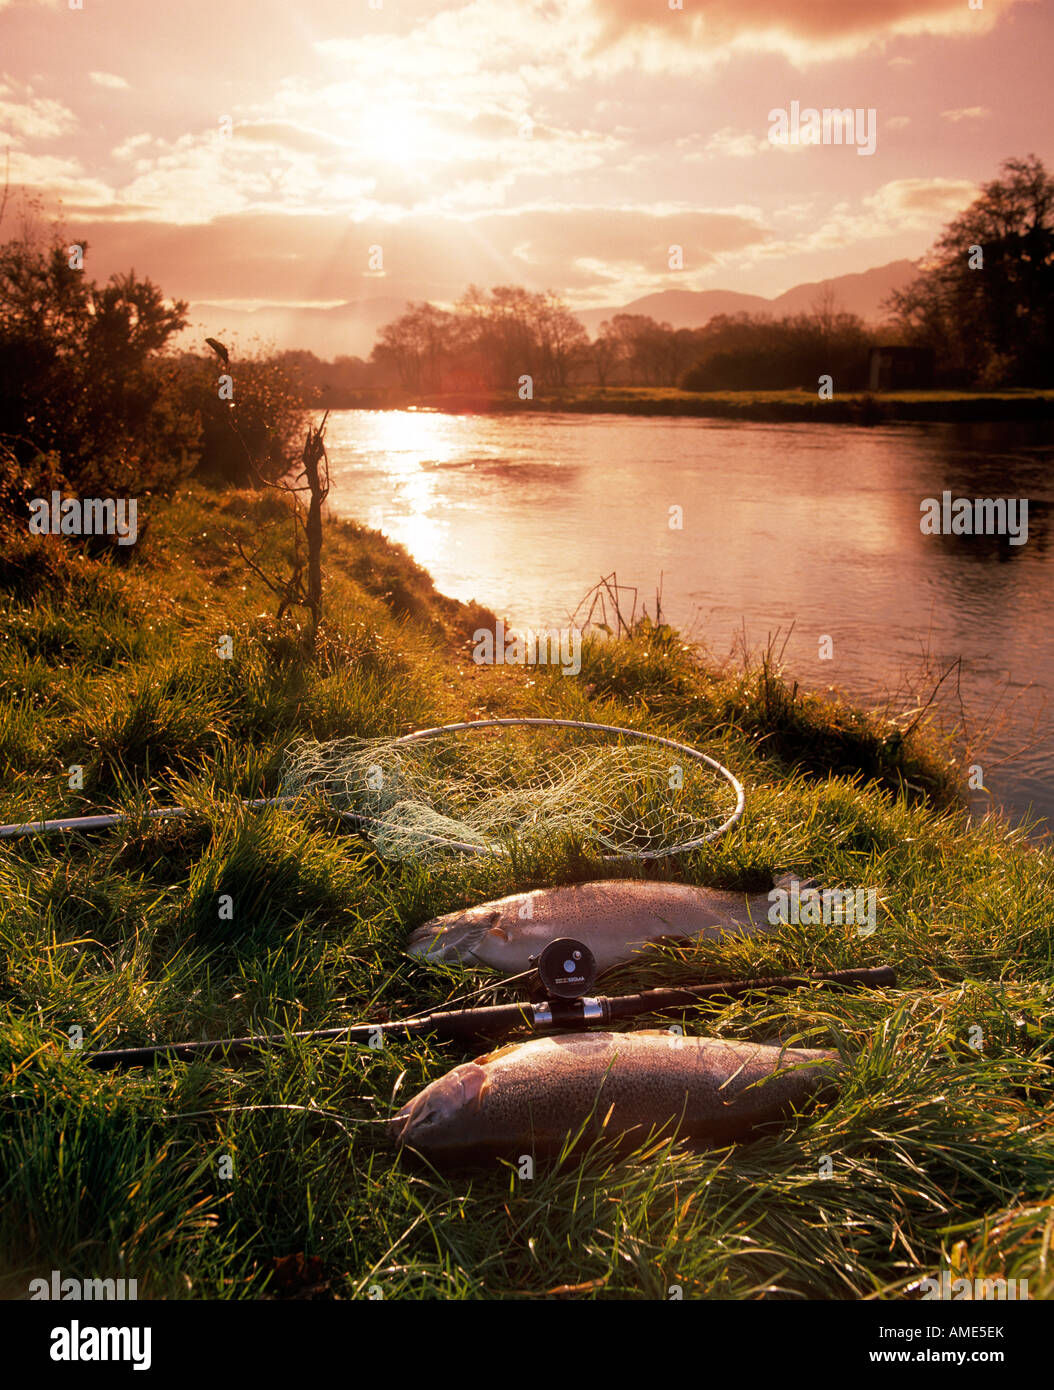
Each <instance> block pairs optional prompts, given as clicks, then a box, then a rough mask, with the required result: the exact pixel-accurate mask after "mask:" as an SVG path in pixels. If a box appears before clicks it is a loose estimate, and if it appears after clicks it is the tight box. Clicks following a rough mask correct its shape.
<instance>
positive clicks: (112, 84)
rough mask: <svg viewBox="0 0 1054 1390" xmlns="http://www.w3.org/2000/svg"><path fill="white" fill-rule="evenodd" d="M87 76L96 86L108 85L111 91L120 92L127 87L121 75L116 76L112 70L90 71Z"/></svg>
mask: <svg viewBox="0 0 1054 1390" xmlns="http://www.w3.org/2000/svg"><path fill="white" fill-rule="evenodd" d="M88 77H89V78H90V79H91V81H92V82H94V83H95V85H96V86H97V87H108V88H109V89H110V90H111V91H114V92H120V91H126V90H127V89H128V83H127V82H126V81H125V80H124V78H123V77H118V76H117V74H116V73H113V72H90V73H89V74H88Z"/></svg>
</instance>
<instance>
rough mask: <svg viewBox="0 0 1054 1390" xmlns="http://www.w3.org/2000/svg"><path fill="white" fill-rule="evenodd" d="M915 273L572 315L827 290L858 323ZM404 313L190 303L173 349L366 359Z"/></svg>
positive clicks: (703, 308)
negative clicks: (225, 345) (223, 347)
mask: <svg viewBox="0 0 1054 1390" xmlns="http://www.w3.org/2000/svg"><path fill="white" fill-rule="evenodd" d="M914 275H915V266H914V263H913V262H912V261H891V262H890V264H889V265H883V266H878V267H876V268H875V269H874V270H865V271H863V272H861V273H859V274H856V275H837V276H835V277H834V278H833V279H831V280H817V281H815V282H814V283H812V284H808V285H795V287H794V288H793V289H791V290H787V291H786V293H784V294H781V295H778V296H777V297H776V298H775V299H766V298H764V297H763V296H762V295H759V294H740V293H739V292H738V291H736V290H661V291H659V292H658V293H657V294H646V295H643V296H642V297H641V298H640V299H634V300H631V301H630V303H629V304H616V305H611V306H610V307H608V308H606V309H583V310H581V311H580V312H579V313H578V318H579V319H580V320H581V321H582V323H584V324H585V326H586V328H587V329H588V330H589V333H590V335H591V336H595V335H596V332H597V329H598V328H599V327H600V325H601V324H602V323H603V322H604V320H605V319H610V318H612V317H613V316H614V315H615V314H647V315H648V316H649V317H651V318H654V319H658V320H659V322H665V323H669V324H672V325H673V327H674V328H700V327H702V325H703V324H705V323H706V322H707V321H708V320H709V319H711V318H713V317H714V315H715V314H771V315H772V316H773V317H774V318H779V317H780V316H781V315H783V314H801V313H807V312H808V310H809V309H811V308H812V306H813V305H814V304H815V303H816V301H817V299H818V298H819V296H820V295H821V294H822V293H823V291H824V290H825V289H826V288H827V287H828V286H830V287H831V288H832V289H833V290H834V293H835V302H836V306H837V308H839V309H842V310H845V311H846V312H848V313H851V314H859V315H860V317H861V318H862V319H867V320H869V321H872V322H878V321H880V320H881V319H882V317H883V315H882V312H881V309H880V307H879V306H880V305H881V303H882V301H883V300H884V299H885V298H886V297H887V296H888V295H889V294H890V292H891V291H892V290H897V289H902V288H903V286H904V285H906V284H907V283H908V282H909V281H910V280H911V279H912V278H913V277H914ZM405 308H406V301H405V300H404V299H397V298H392V297H387V298H380V297H378V298H376V299H358V300H351V301H349V302H348V303H346V304H338V305H335V306H334V307H333V308H329V309H309V308H302V307H301V306H299V305H295V304H267V305H264V306H262V307H261V308H259V309H228V308H225V307H224V306H223V305H221V304H192V305H191V306H190V324H191V326H190V327H189V328H187V329H185V330H184V332H183V334H182V335H181V337H180V340H179V342H180V345H181V346H183V347H188V348H200V347H201V344H202V342H203V341H204V339H205V338H206V337H213V338H220V339H221V340H222V339H223V337H224V334H227V335H228V337H229V336H231V335H236V343H237V345H240V346H241V347H242V348H243V349H244V348H248V347H250V346H251V343H252V340H253V339H254V338H257V339H259V340H260V343H261V346H264V347H269V346H271V345H272V344H273V345H274V346H275V347H276V348H278V349H279V351H281V350H283V349H285V348H308V349H309V350H310V351H311V352H313V353H315V354H316V355H317V356H319V357H323V358H334V357H338V356H353V357H363V358H366V357H369V355H370V350H371V349H372V347H373V344H374V341H375V339H376V337H377V333H378V330H379V329H381V328H382V327H383V326H384V324H386V323H390V322H391V321H392V319H395V318H398V317H399V315H400V314H401V313H403V311H404V310H405Z"/></svg>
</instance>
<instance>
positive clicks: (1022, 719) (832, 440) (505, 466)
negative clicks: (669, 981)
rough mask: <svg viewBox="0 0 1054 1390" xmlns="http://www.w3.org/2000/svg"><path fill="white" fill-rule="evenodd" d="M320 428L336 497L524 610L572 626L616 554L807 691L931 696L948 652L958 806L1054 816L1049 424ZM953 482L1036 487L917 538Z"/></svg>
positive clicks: (636, 579)
mask: <svg viewBox="0 0 1054 1390" xmlns="http://www.w3.org/2000/svg"><path fill="white" fill-rule="evenodd" d="M327 444H328V447H329V456H330V463H331V470H332V491H331V494H330V506H331V509H332V510H333V511H334V512H335V513H336V514H338V515H346V516H353V517H355V518H356V519H358V520H360V521H364V522H367V523H368V524H369V525H371V526H374V527H376V528H378V529H380V530H381V531H383V532H384V533H385V534H386V535H387V536H389V537H390V538H391V539H392V540H395V541H399V542H401V543H402V544H403V545H405V546H406V548H407V549H408V550H409V551H410V553H411V554H412V555H413V556H414V558H415V559H416V560H417V561H418V562H419V563H420V564H422V565H423V566H424V567H425V568H426V569H427V570H428V571H429V573H430V574H431V575H432V576H433V578H434V580H435V583H436V586H437V588H438V589H440V590H441V591H442V592H444V593H447V594H450V595H452V596H453V597H455V598H460V599H473V598H475V599H478V600H479V601H480V602H481V603H484V604H486V605H487V607H489V608H491V609H493V610H494V611H495V612H496V613H498V614H499V615H500V616H502V617H504V618H506V619H508V620H509V622H510V623H511V624H514V625H519V626H520V627H521V628H524V627H533V628H535V629H537V628H540V627H560V626H566V624H567V623H568V620H569V616H570V615H571V614H572V613H573V612H574V611H575V609H576V607H577V605H578V604H579V601H580V600H581V599H582V597H583V595H584V594H585V593H586V591H587V590H588V589H590V587H591V586H592V585H593V584H595V583H596V581H597V580H598V579H600V577H601V576H602V575H610V574H612V573H613V572H614V573H615V574H617V577H618V583H619V585H620V586H636V588H637V590H638V612H639V609H640V603H641V602H642V601H643V602H645V603H646V604H647V607H648V611H649V612H650V613H652V614H654V612H655V591H656V588H657V587H658V585H659V584H660V581H661V585H662V611H663V616H664V617H665V618H666V619H667V620H668V621H670V622H672V623H674V624H675V625H677V626H678V627H679V628H681V630H682V631H684V632H685V633H686V634H687V635H688V636H690V637H691V638H692V639H693V640H694V641H696V642H698V643H700V644H701V645H702V646H703V647H704V648H705V649H706V651H707V652H708V653H709V655H710V656H711V657H714V658H717V659H719V660H720V659H724V658H727V657H728V656H730V655H732V654H737V655H738V654H739V653H741V651H742V648H743V645H744V642H745V644H746V646H747V648H749V649H750V650H752V651H753V652H755V653H757V652H759V651H760V650H761V649H763V648H764V647H765V646H766V645H767V643H768V641H769V639H770V636H771V637H773V638H774V639H775V642H776V646H777V648H778V649H783V662H784V665H785V667H786V668H787V670H788V672H790V673H791V674H792V675H793V676H794V677H795V678H797V679H799V680H800V681H801V683H802V684H803V685H805V686H809V687H811V688H817V689H827V688H829V687H837V688H838V689H840V690H842V691H844V692H845V693H846V694H847V695H849V696H850V697H852V698H854V699H856V700H858V701H859V702H861V703H864V704H868V705H874V704H877V703H880V702H881V701H882V700H883V699H884V698H885V697H886V696H887V695H890V694H891V693H898V692H899V693H900V697H901V698H902V699H903V692H905V691H907V690H909V689H913V690H918V691H921V692H922V696H923V698H925V697H926V695H928V693H929V692H930V691H931V690H932V688H933V686H934V684H935V683H936V681H937V679H938V678H939V676H940V675H941V674H942V673H943V672H945V671H947V670H948V668H949V667H951V666H952V665H953V663H957V662H958V661H959V659H960V658H961V666H959V665H956V666H955V669H954V670H952V671H951V673H950V674H949V675H948V676H947V677H946V679H945V681H944V683H943V685H942V686H941V687H940V691H939V693H938V697H937V701H936V703H937V704H940V705H941V707H942V709H944V710H945V712H946V713H948V714H949V715H950V714H957V713H958V712H959V710H960V699H961V707H962V709H963V710H965V714H966V718H967V720H968V728H969V729H970V731H971V734H972V736H973V739H974V740H975V742H976V741H977V740H980V742H981V743H982V744H983V746H984V751H983V752H981V753H979V754H977V755H976V763H977V764H978V765H979V766H980V769H981V771H980V774H979V776H980V779H981V781H982V782H983V788H982V789H974V790H973V792H972V793H971V798H970V799H971V804H972V806H973V807H974V809H975V810H976V811H978V812H981V811H983V810H984V809H986V808H987V807H988V806H990V805H993V804H998V805H1002V806H1004V807H1005V808H1006V809H1007V810H1008V811H1009V812H1010V813H1011V815H1013V816H1014V817H1015V818H1016V819H1020V818H1022V817H1023V816H1025V815H1026V814H1027V813H1028V811H1029V809H1030V808H1031V811H1032V812H1033V814H1035V815H1038V816H1041V817H1044V818H1045V819H1046V821H1048V822H1049V824H1050V825H1054V698H1052V696H1054V623H1052V621H1051V611H1052V607H1054V547H1052V544H1051V529H1050V528H1051V516H1052V504H1054V428H1052V427H1051V426H1050V425H1049V424H1046V423H1040V424H1032V423H1030V424H1020V425H1013V424H998V425H995V424H992V425H979V424H971V425H934V424H929V425H904V426H884V427H873V428H857V427H852V426H844V425H832V426H822V425H811V424H809V425H805V424H803V425H786V424H780V425H775V424H749V423H738V422H729V421H716V420H715V421H710V420H678V419H662V418H655V417H652V418H647V419H643V418H640V417H630V416H611V415H603V416H596V415H577V416H575V415H544V414H538V415H531V416H510V415H489V416H488V415H484V416H471V415H443V414H434V413H427V412H414V411H391V412H380V411H336V412H334V413H333V414H332V415H331V416H330V420H329V425H328V428H327ZM945 491H949V492H950V494H951V497H952V499H956V498H959V497H966V498H969V499H973V498H975V497H987V498H997V497H1005V498H1027V499H1028V516H1027V540H1026V541H1025V543H1024V544H1012V543H1010V540H1009V539H1008V538H1004V537H998V536H968V535H945V534H938V535H925V534H923V532H922V529H921V525H920V519H921V515H922V513H921V506H922V502H923V499H925V498H936V499H938V501H939V500H941V499H942V497H943V493H944V492H945ZM678 509H679V510H678ZM678 522H680V526H678V525H677V523H678ZM1022 534H1023V532H1022ZM620 602H621V603H622V604H623V605H624V607H625V608H626V610H627V611H628V610H629V608H630V607H631V606H632V602H633V598H632V595H631V594H629V593H628V590H627V589H623V591H622V593H621V598H620ZM581 616H582V615H581V614H580V615H579V617H580V619H581ZM824 638H827V639H829V641H827V642H824V641H823V639H824ZM828 653H829V657H828V656H827V654H828ZM977 778H978V774H977V773H975V774H974V780H977ZM1041 828H1042V827H1041Z"/></svg>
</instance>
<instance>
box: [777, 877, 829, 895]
mask: <svg viewBox="0 0 1054 1390" xmlns="http://www.w3.org/2000/svg"><path fill="white" fill-rule="evenodd" d="M795 883H797V885H798V891H799V892H801V890H802V889H803V888H819V886H820V880H819V879H818V878H799V877H798V875H797V874H780V875H779V877H778V878H775V877H774V878H773V880H772V886H773V888H786V889H790V888H792V887H793V886H794V884H795Z"/></svg>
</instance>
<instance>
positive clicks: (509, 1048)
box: [472, 1043, 523, 1067]
mask: <svg viewBox="0 0 1054 1390" xmlns="http://www.w3.org/2000/svg"><path fill="white" fill-rule="evenodd" d="M522 1046H523V1044H522V1043H506V1044H505V1046H504V1047H497V1048H495V1049H494V1051H493V1052H485V1053H484V1054H483V1056H482V1057H474V1058H473V1059H472V1061H473V1065H474V1066H477V1067H482V1066H483V1065H484V1063H486V1062H496V1061H497V1060H498V1058H499V1057H505V1056H507V1055H508V1054H509V1053H510V1052H515V1051H516V1049H517V1048H518V1047H522Z"/></svg>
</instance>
